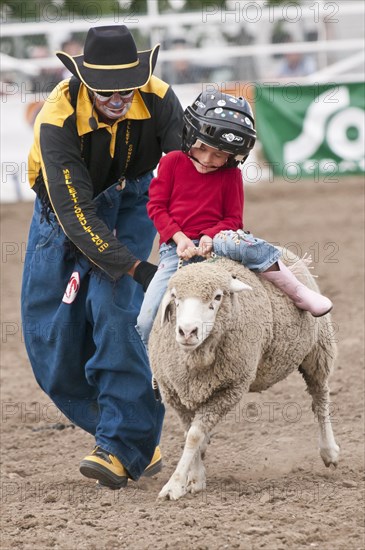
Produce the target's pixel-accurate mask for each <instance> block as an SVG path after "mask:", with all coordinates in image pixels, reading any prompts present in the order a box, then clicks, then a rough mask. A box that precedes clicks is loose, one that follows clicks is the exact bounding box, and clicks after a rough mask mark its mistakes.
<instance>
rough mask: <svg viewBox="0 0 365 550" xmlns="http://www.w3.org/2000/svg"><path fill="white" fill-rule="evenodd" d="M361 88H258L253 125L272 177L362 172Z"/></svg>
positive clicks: (364, 123)
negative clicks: (274, 175)
mask: <svg viewBox="0 0 365 550" xmlns="http://www.w3.org/2000/svg"><path fill="white" fill-rule="evenodd" d="M364 98H365V84H364V83H362V82H361V83H350V84H334V83H332V84H325V85H318V84H315V85H311V86H299V85H297V84H287V85H284V86H273V85H271V84H270V85H257V88H256V97H255V107H256V126H257V133H258V139H259V140H260V142H261V144H262V146H263V149H264V153H265V156H266V158H267V160H268V162H269V164H270V166H271V167H272V169H273V172H274V174H278V175H282V176H283V177H285V178H289V179H299V178H301V177H318V176H322V175H327V176H331V175H342V174H343V175H348V174H363V173H364V171H365V159H364V150H365V138H364V136H365V100H364Z"/></svg>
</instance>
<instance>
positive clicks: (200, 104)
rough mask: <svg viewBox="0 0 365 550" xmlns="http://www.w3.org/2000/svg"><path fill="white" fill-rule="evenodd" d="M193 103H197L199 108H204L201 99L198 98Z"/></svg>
mask: <svg viewBox="0 0 365 550" xmlns="http://www.w3.org/2000/svg"><path fill="white" fill-rule="evenodd" d="M195 105H197V106H198V107H200V108H201V109H204V107H205V105H204V103H202V102H201V101H198V100H197V101H196V102H195Z"/></svg>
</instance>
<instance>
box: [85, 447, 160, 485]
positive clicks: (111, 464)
mask: <svg viewBox="0 0 365 550" xmlns="http://www.w3.org/2000/svg"><path fill="white" fill-rule="evenodd" d="M161 469H162V456H161V450H160V447H158V446H157V447H156V449H155V452H154V454H153V457H152V459H151V462H150V463H149V465H148V466H147V468H146V469H145V471H144V472H143V474H142V475H143V476H145V477H151V476H154V475H155V474H158V472H160V471H161ZM80 472H81V473H82V475H84V476H85V477H89V478H92V479H96V480H97V482H98V484H99V485H100V486H102V487H109V488H110V489H121V488H122V487H125V486H126V485H127V483H128V473H127V470H126V469H125V468H124V466H123V464H122V463H121V462H120V460H118V458H117V457H116V456H114V455H112V454H111V453H109V452H108V451H105V450H104V449H102V448H101V447H99V446H97V447H95V449H94V450H93V451H92V453H91V454H90V455H88V456H86V457H85V458H84V459H83V460H82V461H81V462H80Z"/></svg>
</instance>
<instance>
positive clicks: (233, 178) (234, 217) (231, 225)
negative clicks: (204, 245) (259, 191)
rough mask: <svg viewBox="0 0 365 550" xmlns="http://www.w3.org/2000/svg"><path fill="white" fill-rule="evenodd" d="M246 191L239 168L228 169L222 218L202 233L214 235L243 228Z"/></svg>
mask: <svg viewBox="0 0 365 550" xmlns="http://www.w3.org/2000/svg"><path fill="white" fill-rule="evenodd" d="M243 206H244V193H243V181H242V172H241V170H240V169H239V168H236V169H234V170H232V169H229V170H227V176H226V177H225V180H224V189H223V208H222V219H221V220H219V222H218V223H216V224H215V225H213V226H211V227H206V228H204V229H203V230H202V231H201V235H208V237H211V238H213V237H214V235H216V234H217V233H219V232H220V231H224V230H226V231H227V230H232V231H237V229H242V228H243Z"/></svg>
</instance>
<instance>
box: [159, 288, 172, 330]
mask: <svg viewBox="0 0 365 550" xmlns="http://www.w3.org/2000/svg"><path fill="white" fill-rule="evenodd" d="M171 300H172V296H171V290H166V292H165V294H164V296H163V298H162V301H161V326H163V325H164V324H165V323H168V322H169V321H170V317H171Z"/></svg>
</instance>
